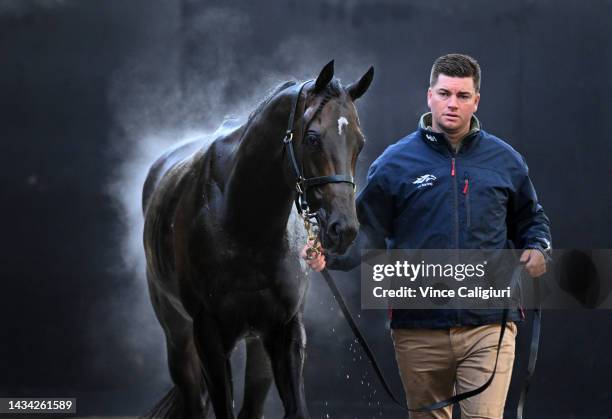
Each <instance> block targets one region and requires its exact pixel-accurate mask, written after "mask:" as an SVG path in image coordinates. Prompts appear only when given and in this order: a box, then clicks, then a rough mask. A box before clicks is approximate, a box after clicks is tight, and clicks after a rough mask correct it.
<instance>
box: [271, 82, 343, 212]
mask: <svg viewBox="0 0 612 419" xmlns="http://www.w3.org/2000/svg"><path fill="white" fill-rule="evenodd" d="M310 82H312V80H308V81H305V82H303V83H302V84H300V85H299V88H298V89H297V94H296V95H295V96H294V97H293V101H292V104H291V114H290V115H289V123H288V125H287V132H286V133H285V137H284V138H283V147H285V148H286V149H287V150H284V151H287V154H288V155H289V162H290V166H291V169H292V171H293V174H294V175H295V179H296V181H295V190H296V192H297V196H296V198H295V207H296V208H297V210H298V213H300V214H302V213H303V212H305V213H306V214H307V215H309V213H310V208H309V207H308V202H307V199H306V192H307V191H308V188H310V187H313V186H320V185H325V184H327V183H350V184H351V185H353V188H354V187H355V181H354V179H353V176H350V175H330V176H317V177H311V178H304V175H303V174H302V171H301V170H300V166H299V165H298V163H297V159H296V157H295V150H294V148H293V134H294V129H295V128H294V124H295V115H296V113H297V107H298V101H299V99H300V95H301V94H302V90H303V89H304V86H305V85H306V84H308V83H310ZM313 118H314V116H313ZM305 131H306V130H305V127H304V132H305Z"/></svg>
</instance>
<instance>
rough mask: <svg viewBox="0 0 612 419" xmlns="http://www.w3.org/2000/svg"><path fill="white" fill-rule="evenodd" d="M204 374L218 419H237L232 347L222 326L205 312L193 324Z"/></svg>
mask: <svg viewBox="0 0 612 419" xmlns="http://www.w3.org/2000/svg"><path fill="white" fill-rule="evenodd" d="M193 334H194V337H195V344H196V347H197V350H198V356H199V358H200V363H201V364H202V374H203V375H204V381H205V383H206V387H207V388H208V393H209V394H210V401H211V402H212V405H213V410H214V411H215V417H216V418H217V419H234V411H233V401H234V400H233V399H234V397H233V387H232V371H231V365H230V360H229V352H230V350H229V348H231V346H232V345H231V344H230V343H229V342H224V340H223V335H222V333H221V331H220V329H219V325H218V324H217V322H216V321H215V319H213V318H212V317H210V316H208V315H206V314H204V313H201V314H200V315H198V317H197V318H196V319H195V321H194V323H193Z"/></svg>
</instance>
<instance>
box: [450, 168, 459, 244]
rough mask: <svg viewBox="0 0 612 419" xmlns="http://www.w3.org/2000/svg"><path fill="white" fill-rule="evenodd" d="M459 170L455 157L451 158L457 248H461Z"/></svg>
mask: <svg viewBox="0 0 612 419" xmlns="http://www.w3.org/2000/svg"><path fill="white" fill-rule="evenodd" d="M456 172H457V170H456V168H455V158H454V157H453V158H452V159H451V177H452V178H453V197H454V199H455V249H459V202H458V201H459V199H458V197H457V176H455V174H456Z"/></svg>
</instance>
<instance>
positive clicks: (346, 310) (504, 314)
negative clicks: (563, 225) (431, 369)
mask: <svg viewBox="0 0 612 419" xmlns="http://www.w3.org/2000/svg"><path fill="white" fill-rule="evenodd" d="M321 275H323V278H324V279H325V281H326V282H327V285H328V286H329V288H330V290H331V292H332V294H333V295H334V298H335V299H336V301H337V302H338V306H339V307H340V310H341V311H342V314H343V315H344V318H345V319H346V321H347V323H348V325H349V327H350V328H351V330H352V331H353V334H354V335H355V338H356V339H357V340H358V341H359V343H360V344H361V347H362V348H363V350H364V352H365V353H366V356H367V357H368V359H369V360H370V363H371V364H372V367H373V368H374V372H376V375H377V377H378V379H379V380H380V383H381V384H382V386H383V387H384V389H385V391H386V393H387V394H388V395H389V397H390V398H391V399H392V400H393V401H394V402H395V403H396V404H397V405H398V406H400V407H401V408H402V409H404V410H407V411H409V412H431V411H433V410H438V409H442V408H444V407H446V406H450V405H452V404H455V403H459V402H460V401H462V400H465V399H467V398H469V397H472V396H476V395H477V394H480V393H482V392H483V391H485V390H486V389H487V387H489V385H491V382H493V378H494V377H495V372H496V371H497V361H498V359H499V352H500V350H501V345H502V342H503V339H504V333H505V331H506V323H507V320H508V309H507V308H505V309H504V310H503V312H502V320H501V332H500V334H499V340H498V342H497V354H496V355H495V365H494V367H493V373H492V374H491V376H490V377H489V379H488V380H487V381H486V382H485V383H484V384H483V385H481V386H480V387H477V388H475V389H473V390H469V391H466V392H464V393H461V394H456V395H454V396H452V397H450V398H448V399H446V400H442V401H439V402H435V403H432V404H430V405H427V406H422V407H418V408H410V407H406V405H405V404H403V403H401V402H400V401H399V400H398V399H397V397H395V395H394V394H393V391H391V387H390V386H389V384H388V383H387V380H386V379H385V376H384V374H383V373H382V370H381V368H380V366H379V364H378V361H377V360H376V357H375V356H374V352H372V349H370V347H369V345H368V343H367V341H366V339H365V337H364V336H363V334H362V333H361V331H360V330H359V327H358V326H357V324H356V323H355V319H354V318H353V316H352V315H351V312H350V310H349V308H348V307H347V305H346V302H345V301H344V298H343V297H342V294H341V293H340V290H338V287H337V286H336V284H335V282H334V280H333V278H332V277H331V275H330V273H329V271H328V270H327V269H323V270H322V271H321Z"/></svg>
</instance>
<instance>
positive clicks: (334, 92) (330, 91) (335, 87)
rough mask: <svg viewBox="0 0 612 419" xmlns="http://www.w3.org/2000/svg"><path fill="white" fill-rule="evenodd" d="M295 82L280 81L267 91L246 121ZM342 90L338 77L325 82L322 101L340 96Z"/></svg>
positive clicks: (325, 101)
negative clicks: (270, 90) (269, 91)
mask: <svg viewBox="0 0 612 419" xmlns="http://www.w3.org/2000/svg"><path fill="white" fill-rule="evenodd" d="M295 84H297V82H295V81H291V80H290V81H286V82H284V83H281V84H279V85H278V86H276V87H275V88H274V89H273V90H272V92H271V93H269V94H268V95H267V96H266V97H265V98H264V99H263V100H262V101H261V102H259V104H258V105H257V107H256V108H255V110H253V112H251V114H250V115H249V118H248V122H250V121H251V120H252V119H253V118H255V117H256V116H257V115H259V113H260V112H261V111H262V110H263V109H264V108H265V107H266V106H267V105H268V104H269V103H270V101H271V100H272V99H273V98H274V97H275V96H276V95H277V94H279V93H280V92H282V91H283V90H285V89H286V88H288V87H290V86H293V85H295ZM343 91H344V87H342V84H341V83H340V81H339V80H338V79H333V80H332V81H330V82H329V83H328V84H327V86H326V87H325V90H324V91H323V92H322V93H323V95H324V96H325V99H324V103H327V101H328V100H329V99H331V98H332V97H340V95H341V94H342V92H343ZM248 122H247V123H248Z"/></svg>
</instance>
